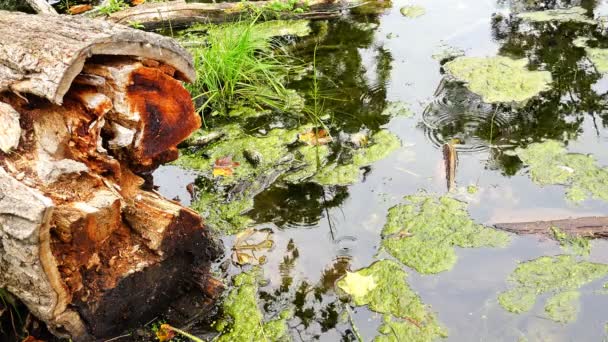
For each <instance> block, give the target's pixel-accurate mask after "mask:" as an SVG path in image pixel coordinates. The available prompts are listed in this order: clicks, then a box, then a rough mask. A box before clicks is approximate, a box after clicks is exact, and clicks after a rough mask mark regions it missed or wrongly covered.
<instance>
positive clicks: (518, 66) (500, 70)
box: [444, 56, 552, 103]
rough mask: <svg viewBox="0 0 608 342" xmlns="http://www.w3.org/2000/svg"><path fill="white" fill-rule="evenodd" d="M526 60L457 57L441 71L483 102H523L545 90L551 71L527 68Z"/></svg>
mask: <svg viewBox="0 0 608 342" xmlns="http://www.w3.org/2000/svg"><path fill="white" fill-rule="evenodd" d="M527 64H528V60H527V59H525V58H523V59H511V58H507V57H502V56H496V57H458V58H456V59H454V60H452V61H449V62H447V63H446V64H444V68H445V70H446V71H447V72H448V73H449V74H450V75H452V76H453V77H454V78H455V79H457V80H458V81H461V82H464V83H465V85H466V87H467V88H468V89H469V90H470V91H471V92H473V93H475V94H477V95H479V96H481V98H482V99H483V101H484V102H487V103H497V102H523V101H525V100H528V99H530V98H532V97H534V96H536V95H538V94H539V93H540V92H542V91H545V90H548V89H549V83H551V80H552V79H551V74H550V73H549V72H547V71H531V70H528V68H527Z"/></svg>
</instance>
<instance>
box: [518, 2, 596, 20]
mask: <svg viewBox="0 0 608 342" xmlns="http://www.w3.org/2000/svg"><path fill="white" fill-rule="evenodd" d="M517 17H518V18H521V19H524V20H528V21H533V22H548V21H555V22H568V21H575V22H578V23H585V24H595V21H594V20H593V19H591V18H589V17H587V10H586V9H584V8H582V7H578V6H575V7H571V8H564V9H552V10H544V11H534V12H523V13H519V14H517Z"/></svg>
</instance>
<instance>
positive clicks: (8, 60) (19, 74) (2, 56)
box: [0, 11, 196, 104]
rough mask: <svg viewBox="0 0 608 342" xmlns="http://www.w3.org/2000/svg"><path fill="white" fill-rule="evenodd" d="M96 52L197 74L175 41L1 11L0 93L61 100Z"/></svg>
mask: <svg viewBox="0 0 608 342" xmlns="http://www.w3.org/2000/svg"><path fill="white" fill-rule="evenodd" d="M93 55H127V56H139V57H144V58H151V59H155V60H158V61H160V62H162V63H165V64H168V65H171V66H172V67H174V68H175V69H176V70H177V77H178V78H179V79H181V80H184V81H192V80H194V78H195V77H196V72H195V70H194V67H193V64H192V63H193V62H192V58H191V57H190V55H189V54H188V52H187V51H186V50H184V49H183V48H182V47H180V46H179V45H178V44H177V43H176V42H175V41H173V40H172V39H170V38H167V37H163V36H161V35H157V34H153V33H147V32H143V31H141V30H136V29H132V28H129V27H126V26H122V25H116V24H113V23H111V22H107V21H104V20H95V19H89V18H84V17H77V16H64V15H30V14H24V13H19V12H6V11H0V92H2V91H13V92H16V93H29V94H33V95H36V96H39V97H43V98H47V99H48V100H49V101H51V102H52V103H56V104H61V103H62V101H63V96H64V95H65V93H66V92H67V91H68V89H69V87H70V85H71V84H72V82H73V80H74V78H75V77H76V76H77V75H78V74H79V73H80V71H81V70H82V67H83V66H84V62H85V60H86V59H87V58H89V57H91V56H93Z"/></svg>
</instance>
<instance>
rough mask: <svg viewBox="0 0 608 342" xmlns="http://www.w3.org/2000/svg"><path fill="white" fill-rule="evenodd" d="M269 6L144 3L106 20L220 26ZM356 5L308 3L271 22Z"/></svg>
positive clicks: (326, 14) (322, 15) (330, 0)
mask: <svg viewBox="0 0 608 342" xmlns="http://www.w3.org/2000/svg"><path fill="white" fill-rule="evenodd" d="M274 2H275V3H280V2H281V1H274ZM272 3H273V1H252V2H218V3H186V2H185V1H183V0H177V1H168V2H157V3H145V4H143V5H139V6H135V7H131V8H128V9H126V10H123V11H119V12H116V13H112V14H111V15H110V16H109V17H108V18H107V20H109V21H113V22H115V23H119V24H123V25H130V24H138V25H142V26H143V27H144V28H146V29H156V28H163V27H164V28H170V27H171V28H175V27H181V26H186V25H190V24H192V23H196V22H199V23H222V22H227V21H232V20H236V19H239V18H241V17H242V16H243V15H247V14H248V13H250V12H256V11H263V10H265V9H267V8H269V5H271V4H272ZM355 3H356V2H354V1H352V0H341V1H336V0H310V1H307V2H301V3H299V4H297V5H296V7H297V8H302V9H303V12H301V13H298V12H296V11H289V12H277V13H276V17H273V19H328V18H334V17H338V16H340V15H341V13H342V12H343V11H344V10H346V9H348V8H349V6H353V5H354V4H355ZM273 15H274V14H273Z"/></svg>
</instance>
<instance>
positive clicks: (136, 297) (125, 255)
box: [0, 12, 221, 341]
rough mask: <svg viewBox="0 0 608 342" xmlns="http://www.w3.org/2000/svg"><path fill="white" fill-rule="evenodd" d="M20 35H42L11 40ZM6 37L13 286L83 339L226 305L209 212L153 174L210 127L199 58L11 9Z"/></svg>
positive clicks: (3, 185)
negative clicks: (195, 83)
mask: <svg viewBox="0 0 608 342" xmlns="http://www.w3.org/2000/svg"><path fill="white" fill-rule="evenodd" d="M16 27H17V28H16ZM19 27H24V29H23V30H21V31H23V32H24V33H23V35H24V36H28V38H23V37H20V35H14V34H13V35H11V34H8V31H9V30H12V31H14V30H18V28H19ZM25 27H27V29H25ZM48 27H53V28H56V29H54V30H52V31H51V30H48ZM43 28H44V29H43ZM0 32H3V35H2V36H0V119H1V120H2V121H3V126H2V127H0V133H2V138H0V147H1V148H0V288H6V289H7V290H8V291H10V292H11V293H12V294H14V295H15V296H16V297H17V298H19V299H20V300H21V301H22V302H23V303H25V304H26V305H27V307H28V308H29V309H30V311H31V312H32V313H33V314H34V315H35V316H37V317H38V318H39V319H40V320H42V321H44V322H45V323H46V324H47V325H48V327H49V329H50V330H51V331H52V332H53V333H55V334H56V335H58V336H64V337H70V338H72V339H73V340H75V341H91V340H96V339H99V338H106V337H112V336H115V335H118V334H119V333H121V331H122V330H123V329H125V328H127V327H132V326H135V325H139V324H143V323H145V322H146V321H148V320H149V319H151V318H152V317H153V316H154V315H156V314H157V313H158V312H159V311H162V310H163V309H164V308H166V307H167V306H169V305H171V300H172V299H174V298H178V297H179V296H180V295H181V294H182V293H191V292H192V288H196V289H197V291H198V293H201V294H202V295H204V296H207V297H208V298H216V297H217V296H218V293H217V292H218V291H219V290H220V289H221V288H219V287H218V286H217V281H216V280H214V279H213V278H212V277H210V276H208V273H209V265H210V262H211V260H213V259H214V258H215V257H217V256H218V254H219V250H218V246H217V244H216V242H215V240H214V239H213V237H212V236H211V234H210V232H209V231H208V230H207V229H206V228H205V227H204V225H203V222H202V220H201V217H200V216H199V215H198V214H197V213H195V212H194V211H192V210H190V209H188V208H184V207H182V206H181V205H180V204H179V203H177V202H174V201H171V200H168V199H165V198H163V197H162V196H160V195H159V194H157V193H155V192H153V191H150V190H148V188H147V187H146V185H145V182H144V179H143V178H142V177H141V176H140V174H141V175H145V174H149V173H150V172H151V171H153V170H154V169H155V168H156V167H157V166H158V165H159V164H162V163H165V162H168V161H171V160H174V159H175V158H177V148H176V146H177V144H179V143H180V142H181V141H182V140H184V139H185V138H186V137H187V136H188V135H189V134H190V133H191V132H193V131H194V130H196V129H197V128H198V127H199V125H200V117H199V116H198V115H197V114H196V113H195V111H194V107H193V104H192V101H191V99H190V96H189V94H188V92H187V91H186V90H185V89H184V87H183V86H182V85H181V83H180V82H179V81H178V80H192V79H193V78H194V74H195V72H194V70H193V68H192V59H191V57H190V56H189V54H188V53H187V52H186V51H185V50H183V49H181V48H180V47H179V46H177V45H176V44H175V43H174V42H173V41H172V40H170V39H168V38H165V37H161V36H158V35H154V34H150V33H144V32H141V31H137V30H135V29H130V28H126V27H121V26H120V25H116V24H111V23H108V22H104V21H101V20H91V19H86V18H73V17H68V16H34V15H26V14H16V13H9V12H0ZM77 37H81V38H80V39H77ZM21 38H23V39H21ZM112 49H117V50H112ZM117 55H119V56H117ZM9 66H10V67H9ZM64 88H65V89H64ZM4 122H7V123H9V124H8V125H4ZM202 275H207V276H202ZM205 292H207V293H205ZM133 308H137V309H136V310H134V309H133Z"/></svg>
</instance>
